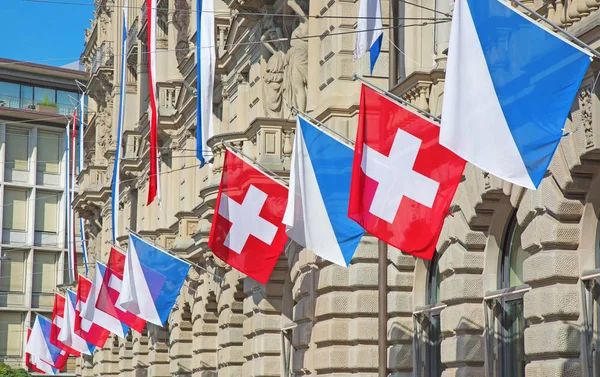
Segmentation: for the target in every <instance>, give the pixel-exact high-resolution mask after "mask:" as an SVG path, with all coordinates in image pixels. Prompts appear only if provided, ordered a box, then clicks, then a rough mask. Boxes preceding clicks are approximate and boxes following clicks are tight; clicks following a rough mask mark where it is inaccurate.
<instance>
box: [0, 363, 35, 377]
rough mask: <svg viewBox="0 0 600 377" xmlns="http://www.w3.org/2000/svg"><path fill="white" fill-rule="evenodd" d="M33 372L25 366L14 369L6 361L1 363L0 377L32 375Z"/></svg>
mask: <svg viewBox="0 0 600 377" xmlns="http://www.w3.org/2000/svg"><path fill="white" fill-rule="evenodd" d="M30 376H31V374H29V372H27V371H26V370H25V369H23V368H18V369H13V368H11V367H9V366H8V365H6V364H4V363H0V377H30Z"/></svg>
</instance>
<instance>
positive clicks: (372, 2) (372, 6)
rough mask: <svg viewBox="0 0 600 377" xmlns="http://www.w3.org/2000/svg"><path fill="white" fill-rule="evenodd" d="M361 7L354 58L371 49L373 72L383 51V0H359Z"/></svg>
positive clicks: (356, 58)
mask: <svg viewBox="0 0 600 377" xmlns="http://www.w3.org/2000/svg"><path fill="white" fill-rule="evenodd" d="M359 7H360V9H359V11H358V25H357V27H356V45H355V46H354V60H355V61H356V60H358V59H360V58H361V56H363V55H364V54H365V53H366V52H367V51H369V55H370V59H371V73H373V68H374V67H375V62H376V61H377V58H378V57H379V52H380V51H381V41H382V40H383V23H382V21H381V0H359Z"/></svg>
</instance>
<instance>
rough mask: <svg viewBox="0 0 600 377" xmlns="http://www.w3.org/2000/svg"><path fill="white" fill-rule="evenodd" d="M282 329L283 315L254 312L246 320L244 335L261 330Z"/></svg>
mask: <svg viewBox="0 0 600 377" xmlns="http://www.w3.org/2000/svg"><path fill="white" fill-rule="evenodd" d="M279 330H281V316H279V315H269V314H264V313H253V314H252V316H251V317H249V318H247V319H246V320H245V321H244V335H246V336H247V335H250V334H253V333H256V332H259V331H279Z"/></svg>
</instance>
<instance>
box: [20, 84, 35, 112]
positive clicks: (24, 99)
mask: <svg viewBox="0 0 600 377" xmlns="http://www.w3.org/2000/svg"><path fill="white" fill-rule="evenodd" d="M21 109H25V110H35V103H33V87H32V86H26V85H21Z"/></svg>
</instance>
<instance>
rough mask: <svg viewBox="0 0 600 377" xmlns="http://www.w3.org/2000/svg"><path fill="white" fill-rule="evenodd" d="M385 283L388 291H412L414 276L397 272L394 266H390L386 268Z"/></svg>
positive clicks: (409, 273) (411, 273)
mask: <svg viewBox="0 0 600 377" xmlns="http://www.w3.org/2000/svg"><path fill="white" fill-rule="evenodd" d="M387 273H388V278H387V283H388V287H389V288H390V289H404V290H412V287H413V282H414V276H415V274H414V273H413V272H412V271H410V272H401V271H398V269H397V268H396V266H395V265H393V264H390V265H388V268H387Z"/></svg>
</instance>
